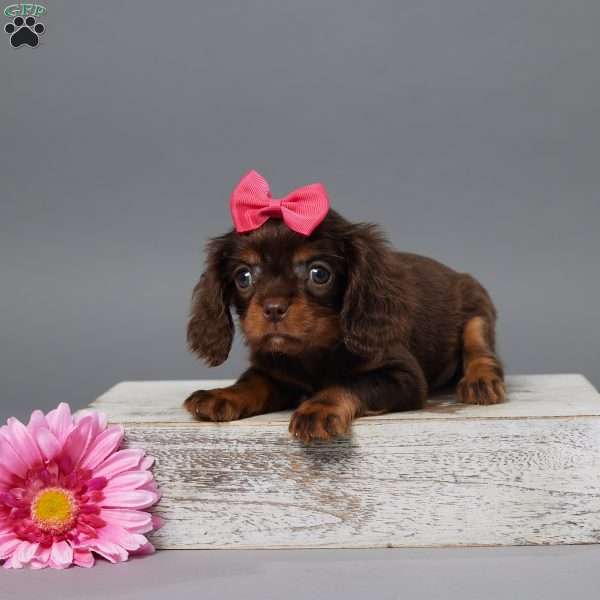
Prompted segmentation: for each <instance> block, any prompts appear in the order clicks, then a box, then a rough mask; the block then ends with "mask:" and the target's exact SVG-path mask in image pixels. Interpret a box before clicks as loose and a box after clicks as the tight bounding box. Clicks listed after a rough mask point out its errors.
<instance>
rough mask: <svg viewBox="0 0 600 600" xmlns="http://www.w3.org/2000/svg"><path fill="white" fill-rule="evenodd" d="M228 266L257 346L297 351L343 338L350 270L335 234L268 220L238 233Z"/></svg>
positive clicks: (235, 298) (244, 323)
mask: <svg viewBox="0 0 600 600" xmlns="http://www.w3.org/2000/svg"><path fill="white" fill-rule="evenodd" d="M225 271H226V272H225V273H224V276H225V278H226V281H227V283H226V286H227V287H228V288H229V289H230V290H231V293H232V296H231V300H232V304H233V305H234V306H235V308H236V311H237V313H238V315H239V319H240V326H241V329H242V332H243V333H244V336H245V338H246V341H247V343H248V345H249V346H250V348H251V349H252V351H253V352H270V353H281V354H288V355H298V354H302V353H304V352H309V351H311V350H314V349H317V348H328V347H332V346H334V345H335V344H337V343H339V341H340V337H341V335H340V333H341V332H340V309H341V305H342V299H343V292H344V288H345V279H346V273H345V269H344V261H343V257H342V256H341V255H340V250H339V248H338V247H337V245H336V243H335V241H334V240H331V239H326V238H321V237H319V236H316V237H315V238H312V239H311V238H304V237H303V236H300V235H298V234H296V233H294V232H292V231H290V230H289V229H288V228H287V227H286V226H285V225H283V224H282V223H281V222H277V221H273V222H268V223H266V224H265V225H264V226H263V227H261V228H260V229H259V230H257V231H254V232H252V233H250V234H247V235H244V236H239V235H238V236H237V239H235V240H234V244H233V252H232V253H231V254H230V255H229V256H228V258H227V260H226V261H225Z"/></svg>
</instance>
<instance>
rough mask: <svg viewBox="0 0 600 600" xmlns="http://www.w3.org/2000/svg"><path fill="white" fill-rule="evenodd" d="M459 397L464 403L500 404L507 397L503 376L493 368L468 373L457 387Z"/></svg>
mask: <svg viewBox="0 0 600 600" xmlns="http://www.w3.org/2000/svg"><path fill="white" fill-rule="evenodd" d="M456 394H457V396H458V399H459V400H460V401H461V402H463V403H464V404H499V403H500V402H504V400H505V398H506V389H505V387H504V381H502V377H501V376H500V375H498V374H497V373H495V372H494V371H493V370H489V371H481V370H480V371H478V372H473V373H469V372H467V374H466V375H465V376H464V377H463V378H462V379H461V380H460V381H459V383H458V387H457V388H456Z"/></svg>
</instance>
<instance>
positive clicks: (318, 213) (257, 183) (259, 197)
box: [231, 171, 329, 236]
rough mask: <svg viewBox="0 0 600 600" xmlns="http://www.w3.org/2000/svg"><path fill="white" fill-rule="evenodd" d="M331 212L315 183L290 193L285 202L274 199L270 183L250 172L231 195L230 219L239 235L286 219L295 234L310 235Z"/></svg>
mask: <svg viewBox="0 0 600 600" xmlns="http://www.w3.org/2000/svg"><path fill="white" fill-rule="evenodd" d="M328 211H329V199H328V198H327V191H326V190H325V186H324V185H323V184H321V183H312V184H311V185H306V186H304V187H301V188H298V189H297V190H294V191H293V192H290V193H289V194H288V195H287V196H285V197H283V198H272V197H271V190H270V189H269V184H268V183H267V180H266V179H265V178H264V177H263V176H262V175H261V174H260V173H257V172H256V171H250V172H249V173H247V174H246V175H244V177H242V179H241V180H240V182H239V183H238V184H237V185H236V186H235V188H234V190H233V192H232V193H231V216H232V218H233V224H234V226H235V229H236V231H237V232H238V233H244V232H246V231H252V230H254V229H258V228H259V227H260V226H261V225H263V224H264V223H265V222H266V221H267V220H268V219H271V218H273V219H283V221H284V223H285V224H286V225H287V226H288V227H289V228H290V229H292V230H293V231H295V232H297V233H300V234H302V235H307V236H308V235H310V234H311V233H312V232H313V231H314V230H315V228H316V227H317V226H318V225H319V224H320V223H321V221H323V219H324V218H325V216H326V215H327V212H328Z"/></svg>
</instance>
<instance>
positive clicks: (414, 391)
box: [185, 211, 505, 442]
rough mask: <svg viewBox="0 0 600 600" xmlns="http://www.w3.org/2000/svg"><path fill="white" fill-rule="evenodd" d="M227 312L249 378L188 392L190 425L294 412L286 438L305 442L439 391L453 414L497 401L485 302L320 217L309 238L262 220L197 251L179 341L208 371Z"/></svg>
mask: <svg viewBox="0 0 600 600" xmlns="http://www.w3.org/2000/svg"><path fill="white" fill-rule="evenodd" d="M230 306H233V307H234V308H235V310H236V312H237V314H238V315H239V322H240V326H241V329H242V331H243V333H244V336H245V338H246V343H247V345H248V346H249V348H250V353H251V367H250V368H249V369H248V370H247V371H246V372H245V373H244V374H243V375H242V376H241V377H240V379H239V380H238V381H237V382H236V383H235V384H234V385H232V386H231V387H228V388H222V389H217V390H210V391H198V392H195V393H194V394H192V395H191V396H190V397H189V398H188V399H187V400H186V401H185V406H186V408H187V409H188V410H189V411H190V412H191V413H192V414H193V415H194V416H195V417H196V418H198V419H202V420H210V421H231V420H234V419H240V418H243V417H249V416H251V415H256V414H260V413H266V412H270V411H276V410H281V409H284V408H295V409H296V410H295V412H294V414H293V416H292V419H291V422H290V432H291V433H292V434H293V435H294V436H295V437H297V438H299V439H301V440H303V441H305V442H308V441H310V440H313V439H321V440H327V439H330V438H333V437H336V436H339V435H342V434H345V433H347V432H348V431H349V429H350V425H351V423H352V420H353V419H355V418H356V417H360V416H363V415H373V414H381V413H385V412H389V411H400V410H410V409H416V408H420V407H422V406H423V403H424V401H425V399H426V397H427V394H428V392H429V391H431V390H435V389H436V388H439V387H441V386H444V385H447V384H449V383H453V382H458V388H457V393H458V397H459V399H460V400H461V401H462V402H466V403H471V404H495V403H497V402H501V401H502V400H503V399H504V395H505V392H504V383H503V372H502V366H501V363H500V361H499V359H498V357H497V356H496V354H495V350H494V325H495V320H496V311H495V309H494V305H493V304H492V301H491V299H490V297H489V295H488V294H487V292H486V290H485V289H484V288H483V287H482V286H481V285H480V284H479V283H478V282H477V281H476V280H475V279H473V277H471V276H470V275H467V274H464V273H457V272H455V271H453V270H451V269H449V268H448V267H445V266H444V265H442V264H440V263H438V262H436V261H434V260H431V259H429V258H425V257H422V256H417V255H414V254H406V253H400V252H395V251H394V250H393V249H392V248H391V247H390V246H389V245H388V243H387V242H386V241H385V239H384V238H383V236H382V235H381V233H380V232H379V231H378V229H377V228H376V227H375V226H373V225H369V224H352V223H349V222H348V221H347V220H346V219H344V218H343V217H342V216H340V215H339V214H337V213H336V212H334V211H330V212H329V214H328V215H327V217H326V218H325V220H324V221H323V222H322V223H321V224H320V225H319V227H318V228H317V229H316V230H315V231H314V232H313V233H312V235H311V236H309V237H304V236H302V235H300V234H298V233H295V232H294V231H292V230H290V229H289V228H288V227H287V226H286V225H285V224H284V223H283V222H282V221H281V220H275V219H271V220H269V221H268V222H267V223H265V224H264V225H263V226H262V227H260V228H259V229H257V230H255V231H252V232H250V233H245V234H239V233H236V232H235V231H231V232H230V233H228V234H226V235H223V236H222V237H218V238H215V239H213V240H212V241H211V242H210V243H209V244H208V259H207V265H206V271H205V273H204V274H203V275H202V277H201V279H200V281H199V282H198V284H197V285H196V287H195V289H194V293H193V298H192V309H191V318H190V321H189V326H188V342H189V346H190V348H191V350H192V351H194V352H195V353H197V354H198V355H199V356H200V357H201V358H202V359H204V360H205V361H206V362H207V363H208V364H209V365H211V366H215V365H219V364H221V363H222V362H223V361H224V360H225V359H226V358H227V356H228V354H229V350H230V348H231V343H232V339H233V333H234V324H233V320H232V317H231V312H230Z"/></svg>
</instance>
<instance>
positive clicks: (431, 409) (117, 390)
mask: <svg viewBox="0 0 600 600" xmlns="http://www.w3.org/2000/svg"><path fill="white" fill-rule="evenodd" d="M232 383H233V380H231V379H223V380H216V379H215V380H200V381H126V382H123V383H118V384H117V385H115V386H114V387H112V388H111V389H110V390H108V391H107V392H106V393H105V394H103V395H102V396H100V397H99V398H98V399H97V400H96V401H95V402H93V403H92V405H91V407H92V408H95V409H97V410H101V411H102V412H104V413H106V414H107V415H108V418H109V419H110V420H111V421H114V422H118V423H145V422H148V423H150V422H154V423H195V421H194V419H193V418H192V416H191V415H190V414H189V413H188V412H187V411H184V410H182V409H181V406H182V404H183V401H184V400H185V399H186V398H187V397H188V396H189V395H190V394H191V393H192V392H194V391H196V390H199V389H212V388H217V387H224V386H227V385H231V384H232ZM506 384H507V392H508V401H507V402H504V403H502V404H496V405H494V406H473V405H466V404H459V403H458V402H457V400H456V396H455V395H454V394H453V393H447V394H444V393H442V394H437V395H435V396H433V397H431V398H430V399H429V400H428V404H427V407H426V408H425V409H423V410H413V411H407V412H402V413H390V414H387V415H379V416H376V417H364V418H362V419H359V420H358V421H357V422H356V424H361V423H364V422H369V421H382V420H383V421H389V420H392V421H395V420H406V419H418V420H422V419H468V418H477V419H498V418H524V417H561V416H562V417H564V416H584V415H598V416H600V401H599V400H598V392H597V391H596V389H595V388H594V386H593V385H592V384H591V383H590V382H589V381H588V380H587V379H586V378H585V377H583V375H577V374H572V373H570V374H553V375H510V376H508V377H507V379H506ZM289 417H290V412H289V411H282V412H276V413H270V414H267V415H258V416H256V417H250V418H249V419H243V420H242V421H239V422H238V423H239V424H241V425H242V424H247V425H252V426H253V425H256V424H259V423H283V422H287V421H289ZM198 425H200V426H202V425H203V424H202V423H199V424H198ZM208 426H210V425H208Z"/></svg>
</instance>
